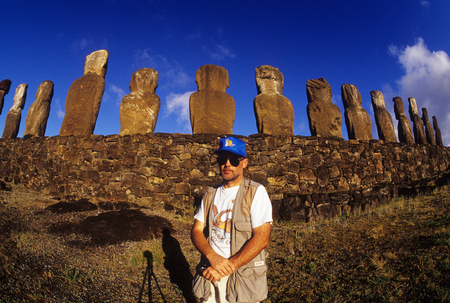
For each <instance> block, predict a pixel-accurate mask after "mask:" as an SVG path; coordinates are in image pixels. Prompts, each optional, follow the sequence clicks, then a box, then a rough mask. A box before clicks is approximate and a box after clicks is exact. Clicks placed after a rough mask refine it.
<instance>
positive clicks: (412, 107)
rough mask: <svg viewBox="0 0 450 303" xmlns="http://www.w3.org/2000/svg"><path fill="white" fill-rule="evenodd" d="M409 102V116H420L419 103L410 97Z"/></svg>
mask: <svg viewBox="0 0 450 303" xmlns="http://www.w3.org/2000/svg"><path fill="white" fill-rule="evenodd" d="M408 102H409V114H410V115H411V116H413V115H419V111H418V110H417V102H416V99H415V98H413V97H409V98H408Z"/></svg>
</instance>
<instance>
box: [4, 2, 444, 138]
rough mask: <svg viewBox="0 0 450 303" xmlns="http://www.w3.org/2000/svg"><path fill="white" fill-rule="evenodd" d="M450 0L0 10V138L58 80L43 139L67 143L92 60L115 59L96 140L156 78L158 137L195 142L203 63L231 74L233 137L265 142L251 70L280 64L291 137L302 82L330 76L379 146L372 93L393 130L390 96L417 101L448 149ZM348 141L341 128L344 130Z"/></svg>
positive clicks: (336, 96) (36, 5)
mask: <svg viewBox="0 0 450 303" xmlns="http://www.w3.org/2000/svg"><path fill="white" fill-rule="evenodd" d="M449 15H450V1H448V0H436V1H435V0H428V1H420V0H395V1H392V0H380V1H361V0H359V1H353V0H351V1H331V0H324V1H300V0H298V1H294V0H292V1H277V2H275V1H253V0H249V1H245V0H244V1H242V0H239V1H235V0H228V1H196V0H192V1H172V0H161V1H160V0H152V1H149V0H145V1H144V0H128V1H122V0H90V1H85V0H79V1H61V0H58V1H51V0H49V1H45V0H42V1H24V0H14V1H7V2H6V3H3V4H2V43H1V47H0V57H1V58H2V60H1V61H2V63H1V64H0V66H1V68H0V71H1V73H0V78H1V79H0V81H1V80H3V79H10V80H11V81H12V85H11V90H10V92H9V94H8V95H6V97H5V104H4V107H3V112H2V115H1V116H0V129H1V131H3V127H4V120H5V117H6V114H7V112H8V110H9V109H10V108H11V106H12V103H13V97H14V92H15V89H16V88H17V86H18V85H19V84H21V83H27V84H28V97H27V100H26V103H25V109H24V111H23V112H22V122H21V127H20V131H19V137H21V136H23V131H24V129H25V120H26V114H27V112H28V108H29V106H30V105H31V104H32V103H33V102H34V101H35V94H36V91H37V88H38V86H39V85H40V84H41V83H42V82H43V81H45V80H51V81H53V82H54V84H55V87H54V90H55V92H54V96H53V100H52V104H51V112H50V116H49V120H48V124H47V131H46V136H55V135H58V134H59V129H60V127H61V124H62V119H63V117H64V103H65V99H66V96H67V92H68V90H69V87H70V85H71V84H72V82H73V81H75V80H76V79H77V78H79V77H81V76H82V75H83V68H84V60H85V58H86V56H87V55H88V54H90V53H92V52H94V51H96V50H99V49H106V50H108V52H109V63H108V71H107V74H106V78H105V82H106V89H105V94H104V96H103V100H102V104H101V107H100V113H99V116H98V120H97V124H96V128H95V131H94V133H95V134H101V135H109V134H118V133H119V132H120V121H119V109H120V102H121V99H122V97H123V96H125V95H126V94H128V93H130V90H129V89H128V86H129V83H130V80H131V75H132V74H133V72H135V71H136V70H138V69H140V68H142V67H150V68H154V69H155V70H157V71H158V72H159V87H158V88H157V90H156V94H157V95H158V96H159V97H160V98H161V110H160V113H159V118H158V122H157V125H156V132H165V133H187V134H190V133H191V128H190V122H189V108H188V100H189V95H190V94H191V93H193V92H195V91H197V86H196V84H195V72H196V71H197V69H198V68H199V67H200V66H201V65H204V64H216V65H219V66H222V67H224V68H225V69H226V70H227V71H228V74H229V82H230V87H229V88H228V89H227V93H228V94H229V95H231V96H232V97H233V98H234V100H235V102H236V117H235V124H234V128H233V132H234V133H235V134H238V135H250V134H255V133H257V128H256V121H255V116H254V113H253V99H254V98H255V97H256V94H257V91H256V84H255V73H254V71H255V68H256V67H258V66H261V65H265V64H268V65H272V66H274V67H277V68H279V69H280V71H281V72H282V73H283V75H284V90H283V95H284V96H286V97H287V98H288V99H289V100H290V101H291V102H292V104H293V106H294V110H295V125H294V134H295V135H302V136H309V135H310V131H309V127H308V119H307V115H306V105H307V97H306V81H307V80H308V79H317V78H321V77H323V78H325V79H326V80H327V81H328V83H329V84H330V85H331V88H332V91H333V102H334V103H335V104H336V105H338V106H339V107H340V108H341V112H342V115H343V114H344V108H343V104H342V99H341V85H342V84H346V83H350V84H353V85H355V86H356V87H358V89H359V91H360V93H361V95H362V99H363V107H364V108H365V109H366V110H367V111H368V112H369V114H370V116H371V119H372V129H373V136H374V138H375V139H377V138H378V134H377V131H376V126H375V122H374V117H373V110H372V105H371V101H370V91H372V90H380V91H382V92H383V94H384V98H385V103H386V108H387V109H388V110H389V112H391V115H392V118H393V120H394V124H395V125H397V121H396V120H395V116H394V113H393V108H394V106H393V102H392V98H393V97H395V96H400V97H402V99H403V101H404V103H405V110H406V111H407V110H408V109H407V106H408V101H407V100H408V97H415V98H416V100H417V105H418V108H419V113H421V110H420V109H421V108H422V107H427V109H428V114H429V116H430V119H431V117H432V116H436V117H437V119H438V122H439V126H440V128H441V131H442V134H443V137H444V144H446V145H448V144H450V131H448V130H449V129H450V59H449V56H448V54H450V18H449ZM342 132H343V135H344V138H347V131H346V127H345V123H344V125H343V128H342Z"/></svg>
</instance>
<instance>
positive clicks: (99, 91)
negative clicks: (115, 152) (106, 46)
mask: <svg viewBox="0 0 450 303" xmlns="http://www.w3.org/2000/svg"><path fill="white" fill-rule="evenodd" d="M108 56H109V54H108V51H106V50H99V51H96V52H93V53H92V54H90V55H88V56H87V57H86V61H85V63H84V74H83V76H82V77H80V78H78V79H77V80H75V81H74V82H73V83H72V85H71V86H70V88H69V92H68V93H67V97H66V104H65V115H64V119H63V123H62V125H61V129H60V130H59V135H60V136H70V135H74V136H88V135H92V134H93V133H94V128H95V123H96V122H97V116H98V112H99V110H100V103H101V102H102V97H103V92H104V91H105V76H106V69H107V66H108Z"/></svg>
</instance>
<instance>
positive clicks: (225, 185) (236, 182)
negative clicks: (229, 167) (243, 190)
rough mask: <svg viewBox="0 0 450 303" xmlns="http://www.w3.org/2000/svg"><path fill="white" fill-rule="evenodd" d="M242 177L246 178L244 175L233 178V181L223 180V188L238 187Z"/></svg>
mask: <svg viewBox="0 0 450 303" xmlns="http://www.w3.org/2000/svg"><path fill="white" fill-rule="evenodd" d="M242 179H244V178H243V177H241V178H239V179H238V180H233V181H224V182H223V184H222V185H223V188H232V187H236V186H239V185H241V182H242Z"/></svg>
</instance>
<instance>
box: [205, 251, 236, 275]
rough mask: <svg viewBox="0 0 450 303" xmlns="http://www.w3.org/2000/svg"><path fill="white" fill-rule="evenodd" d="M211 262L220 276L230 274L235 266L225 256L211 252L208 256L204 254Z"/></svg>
mask: <svg viewBox="0 0 450 303" xmlns="http://www.w3.org/2000/svg"><path fill="white" fill-rule="evenodd" d="M206 257H207V258H208V260H209V263H211V266H212V267H213V268H214V269H215V270H216V271H217V272H218V273H219V274H220V275H221V276H222V277H224V276H228V275H231V274H232V273H233V272H234V271H235V270H236V268H235V267H234V265H233V263H231V261H230V260H228V259H227V258H224V257H222V256H220V255H218V254H211V255H210V256H206Z"/></svg>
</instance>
